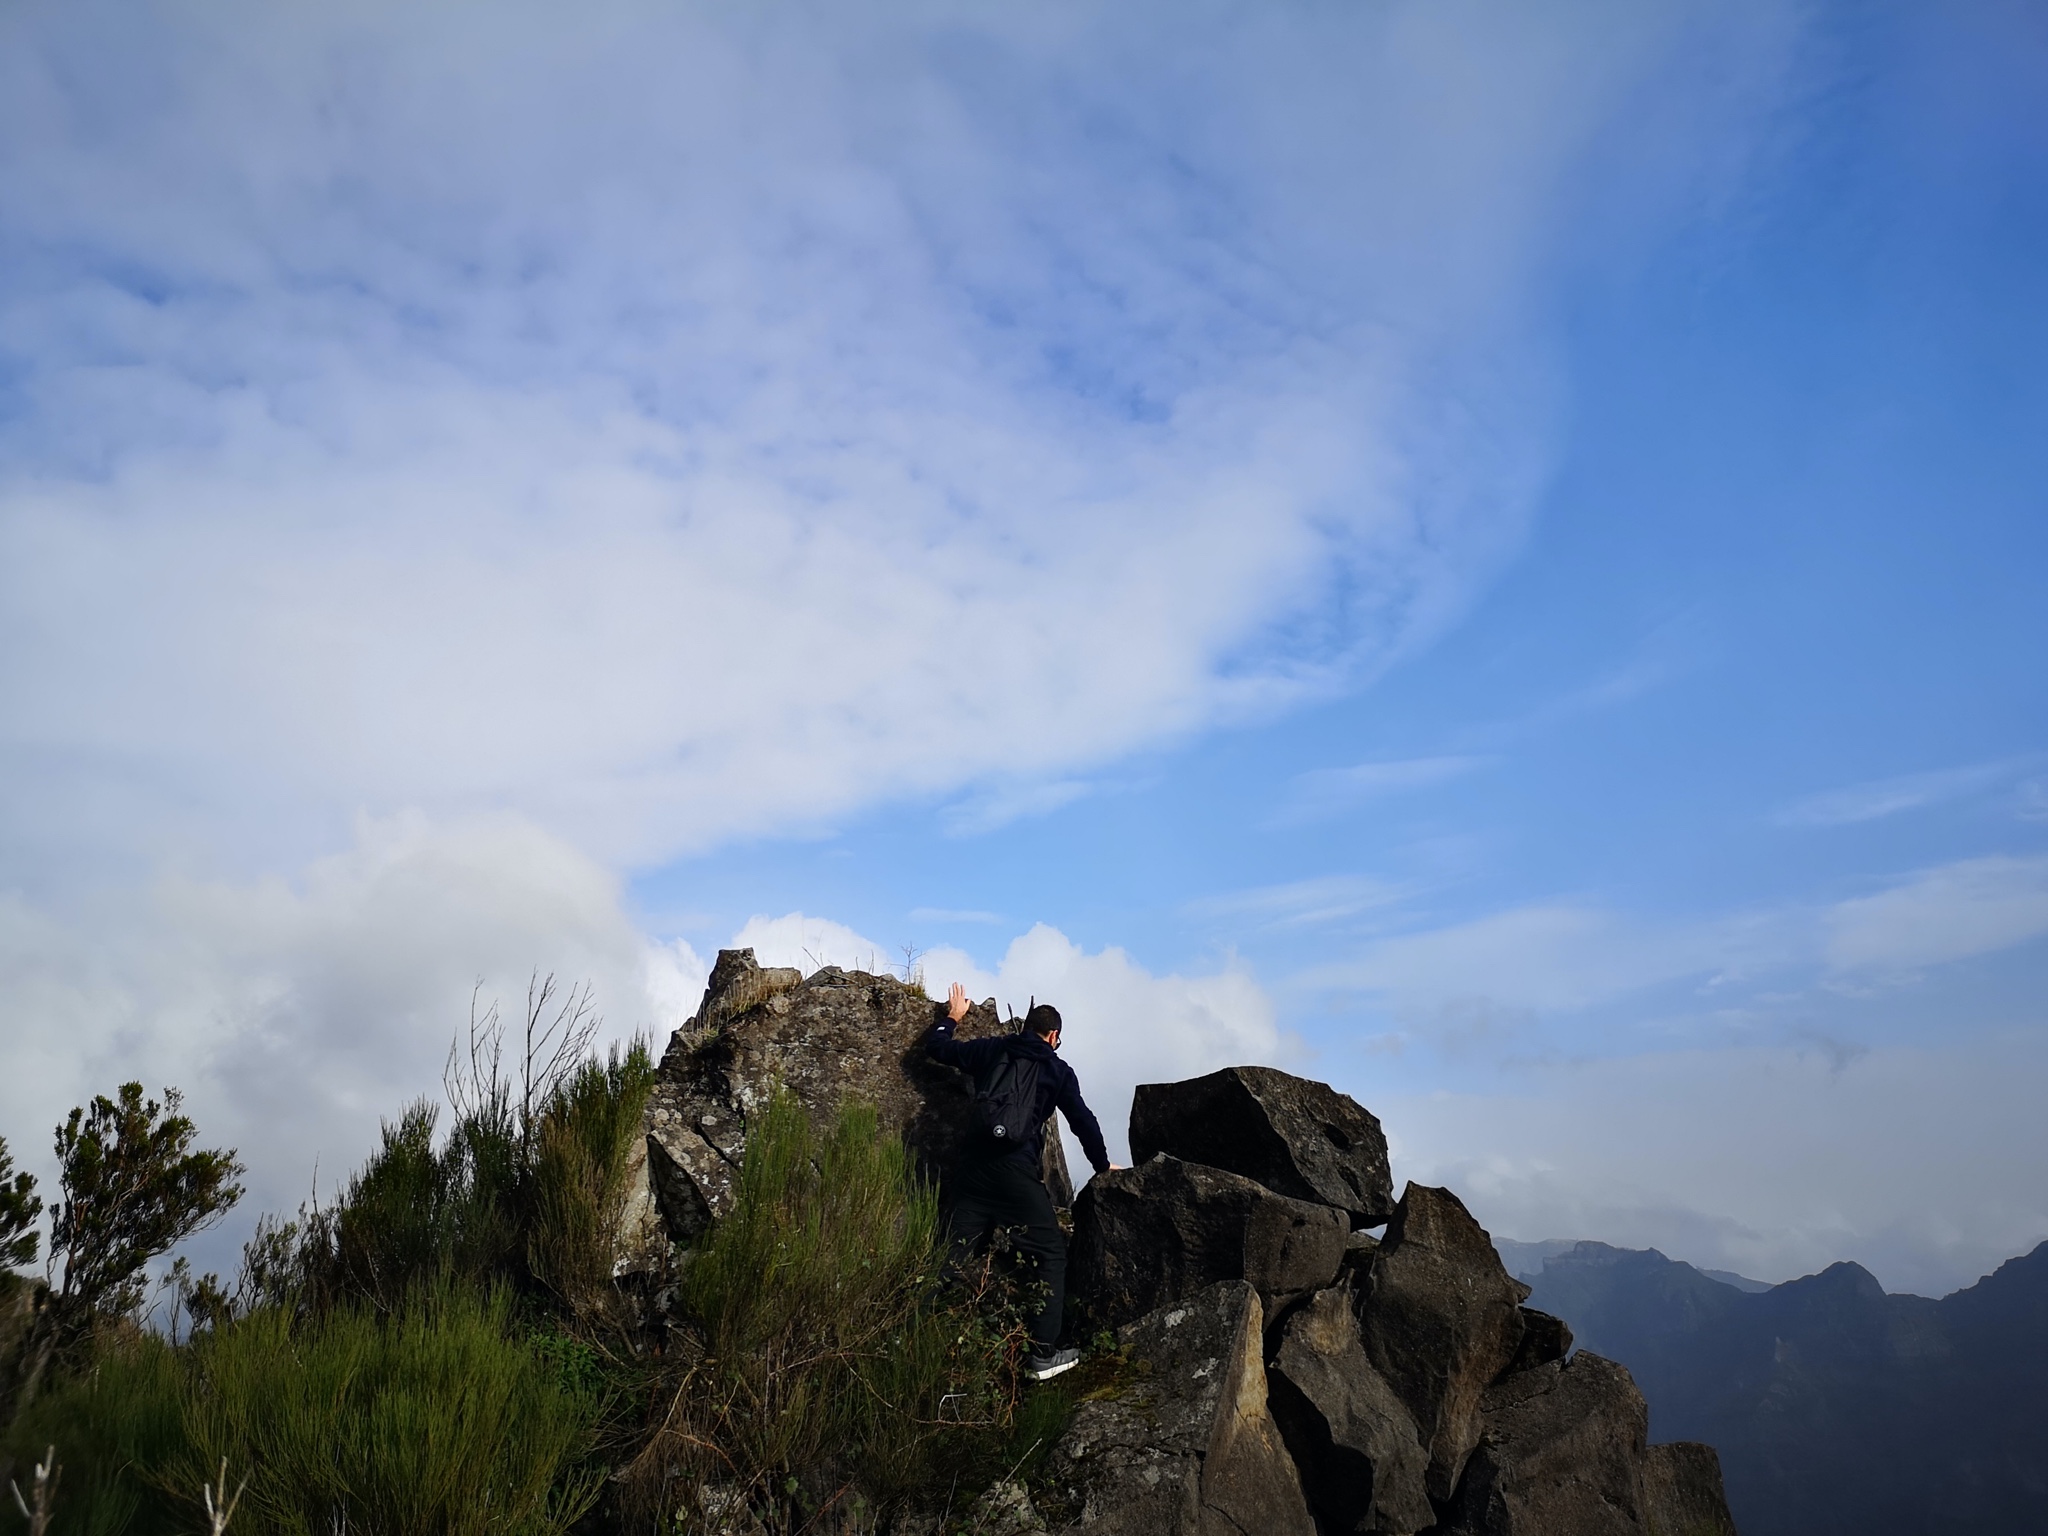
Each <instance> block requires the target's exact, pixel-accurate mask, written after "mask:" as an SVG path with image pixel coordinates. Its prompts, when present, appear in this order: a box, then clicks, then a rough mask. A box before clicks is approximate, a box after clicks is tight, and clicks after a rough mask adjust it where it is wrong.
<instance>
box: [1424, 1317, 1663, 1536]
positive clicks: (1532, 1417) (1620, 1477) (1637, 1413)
mask: <svg viewBox="0 0 2048 1536" xmlns="http://www.w3.org/2000/svg"><path fill="white" fill-rule="evenodd" d="M1649 1418H1650V1415H1649V1410H1648V1409H1647V1408H1645V1407H1644V1406H1643V1396H1642V1394H1641V1393H1640V1392H1638V1391H1637V1390H1636V1385H1635V1383H1634V1382H1633V1381H1631V1380H1630V1379H1629V1374H1628V1372H1627V1371H1625V1370H1624V1369H1622V1367H1620V1366H1618V1365H1616V1364H1615V1363H1614V1362H1613V1361H1612V1360H1605V1359H1602V1358H1601V1357H1600V1356H1599V1355H1595V1354H1591V1353H1588V1352H1587V1351H1585V1350H1580V1351H1579V1353H1578V1354H1577V1355H1576V1356H1574V1357H1573V1359H1572V1360H1571V1361H1570V1363H1569V1364H1561V1363H1556V1362H1553V1363H1551V1364H1549V1365H1543V1366H1538V1367H1537V1368H1536V1369H1534V1370H1529V1371H1520V1372H1517V1373H1516V1374H1515V1375H1512V1376H1509V1377H1507V1378H1505V1379H1504V1380H1503V1381H1501V1382H1500V1383H1499V1384H1498V1385H1496V1386H1495V1387H1493V1388H1492V1389H1491V1390H1490V1391H1488V1392H1487V1394H1486V1399H1485V1410H1484V1414H1483V1427H1484V1432H1483V1435H1482V1437H1481V1440H1480V1443H1479V1445H1478V1447H1477V1448H1476V1449H1475V1450H1474V1451H1473V1453H1472V1457H1471V1460H1470V1463H1469V1464H1468V1465H1467V1467H1466V1469H1465V1476H1464V1480H1463V1481H1462V1482H1461V1483H1460V1484H1459V1487H1458V1492H1457V1497H1456V1498H1455V1499H1454V1500H1453V1501H1452V1502H1451V1504H1450V1507H1449V1508H1448V1509H1447V1510H1446V1512H1445V1517H1444V1522H1443V1526H1442V1536H1652V1528H1651V1526H1650V1524H1649V1519H1648V1503H1647V1499H1646V1489H1645V1486H1644V1475H1643V1473H1644V1464H1645V1457H1646V1447H1645V1445H1644V1440H1645V1438H1646V1436H1647V1434H1648V1431H1649ZM1658 1536H1662V1533H1658Z"/></svg>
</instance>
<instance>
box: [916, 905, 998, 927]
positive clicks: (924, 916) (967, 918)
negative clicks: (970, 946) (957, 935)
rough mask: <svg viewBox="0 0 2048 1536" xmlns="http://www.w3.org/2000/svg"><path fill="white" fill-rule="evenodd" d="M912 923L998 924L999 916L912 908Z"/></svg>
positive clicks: (992, 913)
mask: <svg viewBox="0 0 2048 1536" xmlns="http://www.w3.org/2000/svg"><path fill="white" fill-rule="evenodd" d="M910 920H911V921H912V922H913V923H1000V922H1001V921H1002V920H1003V919H1002V916H1001V914H999V913H995V912H971V911H956V910H954V909H953V908H951V907H913V908H912V909H911V912H910Z"/></svg>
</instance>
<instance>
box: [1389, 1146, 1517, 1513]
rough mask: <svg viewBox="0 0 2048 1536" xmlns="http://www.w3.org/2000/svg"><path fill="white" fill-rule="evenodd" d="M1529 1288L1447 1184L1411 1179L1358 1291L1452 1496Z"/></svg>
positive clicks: (1436, 1473) (1444, 1490) (1396, 1385)
mask: <svg viewBox="0 0 2048 1536" xmlns="http://www.w3.org/2000/svg"><path fill="white" fill-rule="evenodd" d="M1528 1294H1529V1288H1528V1287H1527V1286H1525V1285H1523V1284H1522V1282H1521V1281H1519V1280H1516V1279H1514V1278H1513V1277H1512V1276H1510V1275H1509V1274H1508V1272H1507V1270H1506V1269H1505V1268H1503V1267H1502V1265H1501V1262H1500V1255H1499V1254H1498V1253H1496V1252H1495V1251H1494V1247H1493V1240H1492V1239H1491V1238H1489V1237H1488V1236H1487V1235H1486V1229H1485V1228H1483V1227H1481V1226H1480V1225H1479V1223H1478V1222H1476V1221H1474V1220H1473V1219H1472V1214H1471V1212H1469V1211H1467V1210H1466V1209H1465V1206H1464V1203H1463V1202H1462V1201H1461V1200H1459V1199H1458V1197H1457V1196H1456V1195H1454V1194H1452V1193H1451V1192H1450V1191H1449V1190H1447V1189H1433V1188H1431V1187H1429V1186H1428V1185H1425V1184H1410V1185H1409V1186H1408V1187H1407V1189H1406V1190H1404V1191H1403V1192H1402V1195H1401V1203H1400V1205H1399V1206H1398V1207H1396V1209H1395V1211H1394V1218H1393V1220H1392V1221H1391V1222H1389V1223H1388V1225H1387V1235H1386V1237H1385V1239H1384V1240H1383V1241H1382V1242H1381V1243H1380V1246H1379V1249H1378V1251H1377V1252H1376V1253H1374V1255H1373V1260H1372V1267H1371V1269H1370V1270H1369V1271H1368V1272H1367V1275H1366V1288H1365V1291H1364V1293H1363V1294H1362V1295H1361V1296H1360V1298H1359V1317H1358V1321H1359V1334H1360V1337H1361V1338H1362V1340H1363V1342H1364V1344H1365V1353H1366V1357H1367V1358H1368V1359H1370V1360H1371V1361H1372V1363H1373V1366H1374V1368H1375V1369H1377V1370H1378V1371H1379V1373H1380V1374H1381V1375H1382V1376H1384V1377H1385V1378H1386V1380H1387V1384H1388V1385H1389V1386H1391V1387H1392V1388H1393V1389H1394V1391H1395V1392H1396V1393H1398V1394H1399V1395H1400V1398H1401V1401H1402V1402H1404V1403H1406V1404H1407V1405H1408V1411H1409V1412H1410V1413H1412V1414H1414V1415H1415V1425H1416V1429H1417V1431H1418V1432H1419V1433H1420V1435H1421V1437H1422V1443H1423V1445H1424V1446H1426V1447H1427V1448H1428V1450H1429V1480H1428V1486H1429V1494H1430V1497H1431V1498H1434V1499H1439V1500H1442V1499H1448V1498H1449V1497H1450V1496H1451V1491H1452V1489H1454V1488H1455V1487H1456V1486H1457V1483H1458V1475H1459V1473H1461V1472H1462V1471H1463V1470H1464V1466H1465V1458H1466V1457H1467V1456H1468V1455H1470V1454H1471V1451H1472V1447H1473V1446H1475V1445H1476V1444H1478V1442H1479V1401H1480V1398H1481V1396H1482V1395H1483V1394H1484V1393H1485V1391H1486V1388H1487V1385H1488V1384H1489V1383H1490V1382H1492V1381H1493V1379H1494V1378H1495V1377H1497V1376H1499V1375H1500V1373H1501V1372H1502V1371H1503V1370H1505V1369H1506V1368H1507V1366H1508V1363H1509V1362H1510V1361H1512V1360H1513V1359H1514V1358H1515V1351H1516V1350H1517V1348H1519V1347H1520V1345H1521V1342H1522V1315H1521V1303H1522V1301H1523V1299H1524V1298H1525V1297H1527V1295H1528Z"/></svg>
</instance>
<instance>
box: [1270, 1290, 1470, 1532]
mask: <svg viewBox="0 0 2048 1536" xmlns="http://www.w3.org/2000/svg"><path fill="white" fill-rule="evenodd" d="M1267 1377H1268V1380H1269V1381H1270V1383H1271V1400H1272V1405H1273V1417H1274V1418H1275V1420H1276V1421H1278V1423H1279V1425H1280V1430H1281V1434H1282V1435H1283V1436H1284V1437H1285V1439H1286V1441H1287V1447H1288V1449H1289V1450H1290V1451H1291V1452H1292V1453H1293V1455H1294V1463H1295V1465H1296V1466H1297V1467H1299V1468H1300V1469H1301V1474H1302V1482H1303V1483H1304V1485H1305V1486H1306V1488H1307V1490H1308V1498H1309V1505H1310V1507H1311V1508H1312V1509H1313V1510H1314V1511H1315V1514H1316V1518H1317V1520H1318V1522H1319V1523H1320V1525H1321V1527H1322V1529H1323V1530H1325V1531H1345V1532H1351V1531H1356V1532H1368V1531H1384V1532H1389V1533H1398V1536H1408V1533H1411V1532H1415V1531H1420V1530H1423V1529H1424V1528H1426V1527H1428V1526H1430V1525H1433V1524H1435V1522H1436V1516H1435V1514H1434V1513H1433V1512H1432V1510H1431V1508H1430V1503H1429V1496H1428V1494H1427V1493H1426V1492H1425V1491H1424V1486H1423V1479H1424V1475H1425V1473H1426V1472H1427V1471H1428V1467H1429V1453H1428V1452H1427V1451H1425V1450H1424V1449H1423V1448H1422V1441H1421V1440H1420V1439H1419V1438H1418V1437H1417V1435H1416V1432H1415V1417H1414V1415H1413V1414H1411V1413H1409V1411H1408V1409H1407V1408H1406V1406H1405V1405H1403V1403H1402V1402H1401V1400H1400V1398H1398V1397H1396V1396H1395V1395H1394V1389H1393V1388H1392V1387H1390V1386H1388V1385H1387V1383H1386V1381H1385V1379H1384V1378H1382V1377H1381V1375H1380V1373H1379V1372H1378V1371H1376V1370H1374V1369H1373V1368H1372V1362H1371V1361H1369V1360H1368V1359H1366V1357H1365V1348H1364V1346H1363V1345H1362V1344H1360V1343H1359V1340H1358V1319H1357V1316H1356V1315H1355V1314H1354V1312H1353V1310H1352V1295H1351V1290H1350V1287H1349V1286H1332V1287H1331V1288H1330V1289H1328V1290H1325V1291H1318V1292H1317V1293H1316V1294H1315V1296H1314V1297H1313V1298H1311V1299H1310V1301H1309V1302H1308V1303H1307V1305H1305V1306H1303V1307H1301V1308H1300V1309H1298V1310H1297V1311H1296V1312H1295V1313H1294V1315H1293V1316H1292V1317H1290V1318H1289V1319H1288V1320H1287V1322H1286V1325H1285V1327H1284V1329H1283V1330H1282V1331H1281V1337H1280V1346H1279V1348H1278V1349H1277V1350H1276V1351H1275V1352H1274V1354H1273V1356H1272V1358H1271V1359H1270V1360H1269V1361H1268V1363H1267Z"/></svg>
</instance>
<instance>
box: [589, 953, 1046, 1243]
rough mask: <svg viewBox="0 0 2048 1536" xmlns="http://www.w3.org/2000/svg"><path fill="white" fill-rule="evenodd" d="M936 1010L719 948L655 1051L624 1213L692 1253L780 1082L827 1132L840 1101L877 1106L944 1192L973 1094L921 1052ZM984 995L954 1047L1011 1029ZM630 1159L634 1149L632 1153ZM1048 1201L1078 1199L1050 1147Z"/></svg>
mask: <svg viewBox="0 0 2048 1536" xmlns="http://www.w3.org/2000/svg"><path fill="white" fill-rule="evenodd" d="M940 1011H941V1010H940V1006H939V1005H938V1004H936V1003H934V1002H933V1001H932V1000H931V999H930V998H928V997H926V996H925V995H924V992H923V990H922V989H921V988H919V987H915V986H908V985H905V984H904V983H903V982H900V981H898V980H896V979H895V978H894V977H892V976H875V975H870V974H868V973H867V972H865V971H841V970H839V969H838V968H837V967H834V966H827V967H825V968H824V969H823V970H820V971H818V972H816V973H815V974H814V975H812V976H810V977H809V978H806V977H804V976H803V975H802V974H801V973H799V972H797V971H794V970H789V969H786V968H778V967H769V968H764V967H762V966H760V965H758V964H756V963H755V960H754V952H753V951H752V950H750V949H737V950H735V949H727V950H720V951H719V955H718V963H717V965H716V966H714V967H713V969H712V972H711V981H710V985H709V986H707V987H706V989H705V993H704V1001H703V1004H702V1005H701V1006H700V1007H699V1009H698V1011H697V1014H696V1016H695V1017H694V1018H693V1019H692V1020H691V1021H690V1022H689V1023H688V1024H687V1025H685V1026H684V1027H683V1028H682V1029H679V1030H677V1031H676V1032H675V1035H674V1036H673V1038H672V1039H671V1040H670V1042H669V1046H668V1050H667V1051H666V1053H665V1054H664V1055H663V1057H662V1060H661V1067H660V1070H659V1072H658V1074H657V1077H656V1082H655V1086H654V1089H653V1091H652V1093H651V1094H650V1095H649V1096H648V1103H647V1112H646V1117H645V1122H644V1129H645V1132H646V1135H645V1148H644V1150H645V1157H644V1162H641V1161H639V1160H638V1159H637V1158H636V1170H635V1171H640V1170H644V1171H641V1172H640V1180H639V1182H638V1184H637V1187H636V1188H634V1189H633V1190H631V1191H629V1195H628V1199H629V1202H631V1204H629V1211H632V1210H640V1211H646V1210H652V1211H655V1212H658V1213H659V1217H660V1225H661V1227H662V1229H663V1235H664V1236H665V1237H666V1238H668V1239H671V1240H673V1241H676V1242H682V1243H688V1242H691V1241H693V1240H694V1239H695V1238H696V1236H697V1235H698V1234H699V1233H700V1232H702V1231H703V1230H704V1228H705V1227H706V1226H708V1225H709V1224H710V1222H711V1221H712V1220H713V1219H715V1218H716V1217H718V1216H720V1215H723V1214H724V1212H725V1210H726V1208H727V1206H728V1205H729V1204H730V1203H731V1199H732V1191H733V1186H734V1181H735V1179H736V1177H737V1175H738V1172H739V1165H740V1159H741V1157H742V1156H743V1155H744V1153H745V1151H746V1141H747V1121H748V1118H749V1117H750V1116H751V1115H753V1114H754V1113H756V1112H757V1111H758V1110H759V1109H760V1108H761V1107H762V1105H764V1104H765V1103H766V1102H767V1101H768V1099H769V1097H770V1095H772V1094H773V1093H774V1091H775V1089H776V1086H777V1085H778V1084H780V1085H782V1086H785V1087H787V1088H788V1089H789V1090H790V1092H791V1093H792V1094H794V1095H795V1097H796V1098H797V1100H798V1102H799V1103H801V1104H802V1105H803V1106H804V1107H805V1109H807V1110H808V1111H809V1112H810V1113H811V1114H812V1116H813V1117H814V1118H816V1119H817V1121H818V1122H819V1124H820V1125H821V1126H822V1125H824V1124H826V1123H827V1122H829V1120H830V1118H831V1117H832V1116H833V1115H835V1114H836V1113H837V1112H838V1109H839V1106H840V1105H841V1104H842V1103H843V1102H846V1101H848V1100H860V1101H863V1102H865V1103H868V1104H872V1105H873V1106H874V1107H875V1109H876V1111H877V1113H878V1115H879V1116H880V1119H881V1123H882V1126H883V1128H884V1129H885V1130H889V1131H892V1132H895V1133H896V1134H898V1135H900V1136H902V1138H903V1140H904V1143H905V1145H906V1146H907V1147H908V1148H909V1149H910V1151H911V1153H912V1155H913V1157H914V1158H915V1159H916V1161H917V1164H918V1167H919V1169H920V1171H921V1172H922V1173H924V1174H925V1175H926V1176H927V1177H930V1178H934V1179H937V1180H939V1181H940V1182H941V1184H942V1185H943V1180H944V1177H945V1174H946V1172H947V1170H948V1169H949V1168H950V1167H951V1166H952V1165H953V1163H954V1161H955V1160H956V1158H957V1155H958V1153H959V1150H960V1144H961V1140H962V1138H963V1137H964V1136H965V1135H966V1134H967V1130H968V1125H969V1118H968V1117H969V1112H970V1109H971V1092H970V1089H969V1087H968V1084H967V1082H966V1080H965V1079H964V1078H963V1077H962V1076H961V1075H960V1074H959V1073H958V1072H955V1071H954V1070H953V1069H951V1068H950V1067H942V1066H940V1065H938V1064H937V1063H935V1062H932V1061H930V1060H928V1059H927V1058H926V1057H925V1055H924V1052H923V1051H922V1049H920V1047H919V1042H920V1041H921V1040H922V1038H923V1036H924V1033H925V1031H926V1030H927V1029H929V1028H930V1027H931V1025H932V1022H933V1020H934V1019H936V1018H937V1017H938V1016H939V1013H940ZM1010 1028H1011V1026H1010V1025H1007V1024H1005V1023H1004V1022H1002V1021H1001V1020H1000V1019H998V1018H997V1016H996V1006H995V1003H994V1001H993V1000H992V999H991V1000H990V1001H988V1002H984V1003H980V1004H977V1005H976V1006H975V1007H974V1009H973V1010H972V1011H970V1012H969V1014H968V1016H967V1018H966V1020H965V1021H963V1022H962V1024H961V1025H960V1027H959V1029H958V1031H957V1034H958V1035H959V1037H960V1038H962V1039H968V1040H972V1039H978V1038H981V1037H983V1036H986V1035H993V1034H1000V1033H1006V1032H1007V1031H1008V1030H1009V1029H1010ZM636 1150H637V1149H636ZM1045 1150H1046V1163H1045V1173H1046V1180H1047V1184H1048V1187H1050V1188H1051V1189H1052V1191H1053V1199H1054V1203H1055V1204H1058V1205H1060V1206H1063V1207H1064V1206H1067V1205H1071V1204H1072V1203H1073V1186H1072V1184H1071V1182H1070V1181H1069V1179H1068V1176H1067V1165H1066V1157H1065V1154H1064V1153H1063V1152H1062V1150H1061V1147H1060V1138H1059V1137H1058V1135H1056V1134H1050V1135H1047V1136H1046V1138H1045Z"/></svg>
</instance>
